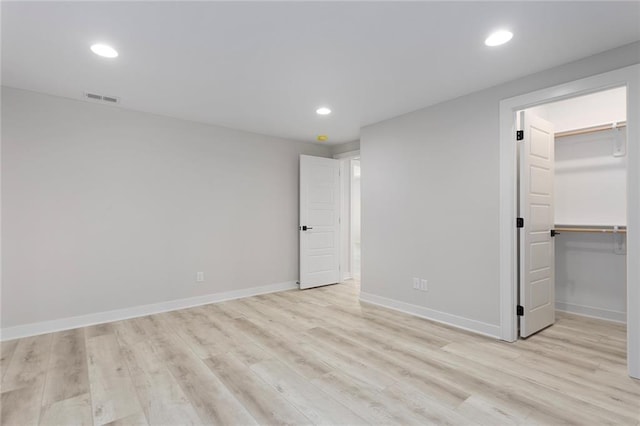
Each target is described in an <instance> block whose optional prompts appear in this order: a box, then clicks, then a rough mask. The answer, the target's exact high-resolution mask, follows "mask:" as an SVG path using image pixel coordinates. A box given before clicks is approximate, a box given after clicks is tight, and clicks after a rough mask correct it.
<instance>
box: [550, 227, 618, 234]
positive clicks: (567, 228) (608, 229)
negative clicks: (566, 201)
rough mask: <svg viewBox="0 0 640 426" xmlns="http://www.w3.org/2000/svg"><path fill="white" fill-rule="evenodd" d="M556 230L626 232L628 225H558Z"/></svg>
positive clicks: (606, 232) (599, 232)
mask: <svg viewBox="0 0 640 426" xmlns="http://www.w3.org/2000/svg"><path fill="white" fill-rule="evenodd" d="M554 230H555V231H556V232H592V233H598V234H601V233H605V234H626V233H627V227H626V226H601V225H595V226H590V225H576V226H574V225H556V227H555V228H554Z"/></svg>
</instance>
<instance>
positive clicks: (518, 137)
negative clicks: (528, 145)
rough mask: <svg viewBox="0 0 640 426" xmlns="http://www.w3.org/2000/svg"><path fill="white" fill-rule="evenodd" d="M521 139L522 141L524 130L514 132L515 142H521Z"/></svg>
mask: <svg viewBox="0 0 640 426" xmlns="http://www.w3.org/2000/svg"><path fill="white" fill-rule="evenodd" d="M522 139H524V130H517V131H516V140H517V141H521V140H522Z"/></svg>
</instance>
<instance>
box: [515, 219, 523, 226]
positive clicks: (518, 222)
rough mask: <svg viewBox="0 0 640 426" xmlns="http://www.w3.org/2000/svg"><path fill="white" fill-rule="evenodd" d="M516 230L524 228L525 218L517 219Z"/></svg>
mask: <svg viewBox="0 0 640 426" xmlns="http://www.w3.org/2000/svg"><path fill="white" fill-rule="evenodd" d="M516 228H524V218H522V217H518V218H516Z"/></svg>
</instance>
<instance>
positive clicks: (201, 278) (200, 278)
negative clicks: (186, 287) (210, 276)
mask: <svg viewBox="0 0 640 426" xmlns="http://www.w3.org/2000/svg"><path fill="white" fill-rule="evenodd" d="M196 282H197V283H202V282H204V272H196Z"/></svg>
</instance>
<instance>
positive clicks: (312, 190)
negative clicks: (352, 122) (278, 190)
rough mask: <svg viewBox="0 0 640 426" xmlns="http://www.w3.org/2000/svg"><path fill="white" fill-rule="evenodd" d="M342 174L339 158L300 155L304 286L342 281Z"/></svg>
mask: <svg viewBox="0 0 640 426" xmlns="http://www.w3.org/2000/svg"><path fill="white" fill-rule="evenodd" d="M339 174H340V163H339V161H338V160H333V159H330V158H322V157H312V156H308V155H301V156H300V288H301V289H304V288H310V287H317V286H320V285H326V284H334V283H337V282H339V281H340V260H339V259H340V256H339V245H340V244H339V243H340V233H339V231H340V223H339V215H340V198H339V195H340V175H339ZM304 227H306V230H304Z"/></svg>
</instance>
